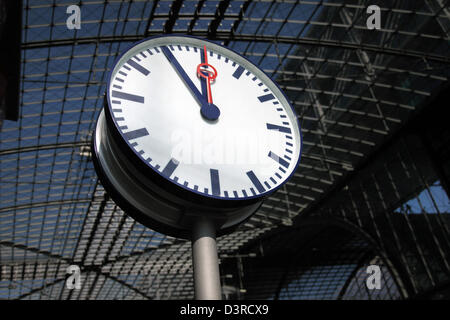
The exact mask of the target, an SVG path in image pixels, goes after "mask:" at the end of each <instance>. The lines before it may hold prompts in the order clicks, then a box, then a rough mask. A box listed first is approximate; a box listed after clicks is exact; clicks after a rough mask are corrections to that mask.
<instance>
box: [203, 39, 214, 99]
mask: <svg viewBox="0 0 450 320" xmlns="http://www.w3.org/2000/svg"><path fill="white" fill-rule="evenodd" d="M203 50H204V51H203V54H204V56H205V64H208V52H207V51H206V46H204V47H203ZM207 80H208V103H209V104H211V103H213V100H212V93H211V78H210V77H209V76H208V78H207Z"/></svg>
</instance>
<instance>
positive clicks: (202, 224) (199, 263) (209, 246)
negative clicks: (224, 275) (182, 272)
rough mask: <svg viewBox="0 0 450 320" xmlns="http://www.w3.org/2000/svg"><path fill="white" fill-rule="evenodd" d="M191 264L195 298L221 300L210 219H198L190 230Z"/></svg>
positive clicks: (215, 249) (212, 228) (217, 264)
mask: <svg viewBox="0 0 450 320" xmlns="http://www.w3.org/2000/svg"><path fill="white" fill-rule="evenodd" d="M192 265H193V267H194V290H195V299H197V300H221V298H222V290H221V288H220V273H219V259H218V257H217V245H216V229H215V227H214V225H213V223H212V222H211V221H208V220H206V219H200V220H199V221H197V222H196V223H195V224H194V226H193V230H192Z"/></svg>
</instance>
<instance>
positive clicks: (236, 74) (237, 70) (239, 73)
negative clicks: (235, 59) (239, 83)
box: [233, 66, 245, 79]
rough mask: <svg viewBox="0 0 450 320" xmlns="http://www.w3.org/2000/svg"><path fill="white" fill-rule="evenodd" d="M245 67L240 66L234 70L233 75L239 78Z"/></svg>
mask: <svg viewBox="0 0 450 320" xmlns="http://www.w3.org/2000/svg"><path fill="white" fill-rule="evenodd" d="M244 70H245V69H244V67H242V66H239V67H238V68H237V69H236V71H234V73H233V77H235V78H236V79H239V78H240V77H241V76H242V73H243V72H244Z"/></svg>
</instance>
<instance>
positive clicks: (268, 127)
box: [266, 123, 291, 133]
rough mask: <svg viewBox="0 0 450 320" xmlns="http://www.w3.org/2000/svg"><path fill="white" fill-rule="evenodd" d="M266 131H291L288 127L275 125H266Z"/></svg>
mask: <svg viewBox="0 0 450 320" xmlns="http://www.w3.org/2000/svg"><path fill="white" fill-rule="evenodd" d="M266 125H267V129H269V130H277V131H280V132H284V133H291V129H290V128H288V127H282V126H278V125H276V124H271V123H266Z"/></svg>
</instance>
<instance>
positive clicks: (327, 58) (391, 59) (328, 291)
mask: <svg viewBox="0 0 450 320" xmlns="http://www.w3.org/2000/svg"><path fill="white" fill-rule="evenodd" d="M72 2H73V1H72ZM387 3H389V7H388V6H387ZM71 4H73V3H71V1H63V0H53V1H52V0H45V1H44V0H43V1H41V0H40V1H37V0H24V1H23V25H22V30H23V31H22V47H21V51H22V60H21V61H22V62H21V104H20V119H19V121H18V122H12V121H5V122H4V123H3V127H2V128H1V132H0V298H4V299H181V298H192V297H193V283H192V266H191V261H190V250H191V249H190V243H189V242H186V241H182V240H178V239H174V238H171V237H168V236H165V235H162V234H159V233H157V232H155V231H152V230H149V229H147V228H145V227H143V226H142V225H140V224H139V223H136V222H135V221H134V220H132V219H131V218H129V217H127V216H125V215H124V213H123V212H122V211H121V209H120V208H118V207H117V206H116V205H115V204H114V202H113V201H112V200H110V198H109V196H108V195H107V194H106V193H105V192H104V189H103V187H102V186H101V185H100V183H99V182H98V179H97V176H96V173H95V170H94V168H93V164H92V161H91V159H90V150H89V145H90V139H91V134H92V131H93V129H94V126H95V121H96V119H97V116H98V114H99V111H100V110H101V108H102V104H103V95H104V92H105V87H106V78H107V73H108V71H109V70H110V68H111V67H112V65H113V63H114V60H115V58H116V57H117V56H118V55H119V54H120V53H121V52H123V51H124V50H125V48H126V47H127V46H129V45H130V44H131V43H133V42H135V41H137V40H140V39H142V38H144V37H150V36H152V35H158V34H162V33H180V34H190V35H194V36H199V37H205V38H208V39H211V40H213V41H217V42H220V43H222V44H224V45H226V46H228V47H230V48H231V49H233V50H235V51H237V52H239V53H240V54H242V55H244V56H246V57H247V58H248V59H250V60H251V61H252V62H254V63H255V64H256V65H258V66H260V67H261V68H262V69H263V70H264V71H265V72H266V73H267V74H268V75H269V76H271V77H272V78H273V79H275V80H276V81H277V83H278V84H279V85H280V87H281V88H282V89H283V90H284V91H285V92H286V94H287V96H288V97H289V99H290V100H291V103H292V105H293V106H294V107H295V109H296V111H297V114H298V116H299V120H300V123H301V126H302V132H303V153H302V161H301V163H300V165H299V167H298V169H297V171H296V173H295V174H294V176H293V178H292V179H291V180H290V181H289V182H288V183H287V184H286V186H285V187H283V188H282V189H281V190H279V191H278V192H276V193H275V194H274V195H272V196H271V197H270V198H268V199H267V200H266V201H265V203H264V204H263V206H262V207H261V209H260V210H259V211H258V213H257V214H255V215H254V216H253V217H252V218H251V219H250V220H248V221H247V222H246V223H245V224H243V225H241V226H240V227H239V229H238V230H237V231H236V232H234V233H232V234H229V235H226V236H223V237H221V238H219V239H218V248H219V258H220V259H221V270H222V274H223V275H224V278H223V285H224V294H225V295H226V296H230V297H238V298H279V299H300V298H302V299H311V298H314V299H376V298H377V299H398V298H407V297H410V296H413V295H416V294H420V293H422V292H424V291H427V290H431V289H433V288H436V287H439V286H440V285H442V284H445V283H447V282H448V281H450V268H449V255H450V245H449V243H450V241H449V239H450V238H449V225H450V224H449V219H448V218H447V215H445V214H446V213H448V212H449V202H448V198H447V195H446V193H445V191H444V189H445V188H447V187H448V186H447V187H446V186H445V181H444V180H443V179H442V175H439V174H438V175H436V172H435V171H436V168H434V169H422V168H429V167H430V168H431V166H428V165H427V163H428V162H427V161H428V160H423V159H419V158H420V157H417V156H416V154H418V153H419V154H420V150H422V149H420V148H421V147H418V146H417V143H416V142H414V141H411V139H412V138H408V137H404V136H400V137H399V135H401V133H402V132H403V131H402V130H404V127H405V126H406V125H407V124H408V123H409V122H410V119H412V118H413V117H414V116H416V115H417V114H420V113H421V112H424V111H423V110H425V109H426V108H427V106H428V105H429V103H430V101H431V99H432V98H433V97H434V96H435V95H436V94H437V93H439V92H440V91H441V90H442V88H444V86H445V85H446V83H448V78H449V76H450V68H449V67H450V54H449V53H450V50H449V49H450V47H449V41H450V36H449V34H450V9H449V4H450V1H445V0H425V1H407V0H396V1H389V2H386V1H376V0H373V1H362V0H348V1H319V0H310V1H300V0H296V1H294V0H285V1H283V0H281V1H269V0H259V1H230V0H225V1H210V0H208V1H205V0H200V1H197V0H195V1H190V0H186V1H182V0H173V1H172V0H169V1H163V0H155V1H144V0H130V1H113V0H109V1H96V0H91V1H78V2H77V4H78V5H79V6H80V8H81V22H82V24H81V29H79V30H77V29H74V30H69V29H68V28H67V26H66V19H67V17H68V14H67V13H66V8H67V7H68V6H69V5H71ZM368 5H379V7H380V8H381V17H382V28H381V29H380V30H368V29H367V26H366V20H367V18H368V14H367V13H366V8H367V7H368ZM392 141H394V142H392ZM421 141H422V140H421ZM388 142H389V143H390V144H389V146H388V147H385V146H386V145H388ZM424 145H427V144H424ZM443 145H445V144H443ZM383 148H385V149H383ZM386 148H387V149H386ZM415 148H418V149H420V150H419V151H418V152H415V151H417V150H416V149H415ZM380 150H381V151H380ZM411 153H413V155H411ZM447 164H448V162H447ZM445 170H447V169H445ZM445 170H444V171H445ZM437 171H439V170H437ZM445 172H447V177H448V171H445ZM402 174H404V175H406V176H405V177H403V176H402ZM381 175H382V177H381ZM386 185H390V186H391V187H392V188H391V189H387V187H386ZM447 191H448V188H447ZM425 197H426V198H427V199H425ZM414 201H415V202H414ZM413 202H414V203H413ZM417 208H418V209H417ZM414 210H416V211H417V210H418V211H420V212H413V211H414ZM415 213H423V215H417V214H415ZM422 216H423V218H420V217H422ZM311 217H312V218H311ZM380 217H381V218H380ZM308 219H319V221H321V222H319V223H314V224H311V226H310V227H308V225H309V224H308V223H307V222H305V221H310V220H308ZM320 219H322V220H320ZM421 219H422V220H423V221H425V222H426V223H428V225H427V226H428V229H427V230H428V231H426V232H429V233H430V235H431V234H434V235H435V236H433V237H432V236H430V239H431V240H430V241H429V242H430V244H423V243H425V242H426V239H422V237H421V236H420V233H421V230H420V229H418V225H423V224H422V222H423V221H422V220H421ZM381 220H382V221H381ZM314 221H316V220H314ZM330 221H333V222H330ZM336 221H339V222H336ZM321 224H323V226H321V227H317V225H321ZM415 224H417V226H416V225H415ZM303 225H304V226H306V227H302V226H303ZM312 225H314V227H313V226H312ZM298 226H300V228H301V229H300V230H299V229H298ZM302 228H304V229H302ZM403 229H404V230H403ZM402 230H403V231H402ZM424 232H425V231H424ZM403 234H407V236H406V235H405V236H403ZM386 239H388V240H386ZM330 242H331V244H330ZM314 248H315V250H313V249H314ZM409 248H413V249H409ZM396 250H397V251H396ZM399 252H400V253H401V254H400V255H399V254H398V253H399ZM274 257H275V258H274ZM288 257H292V258H290V260H283V259H287V258H288ZM269 260H270V261H269ZM271 261H272V262H273V261H277V262H279V261H283V263H281V262H279V265H278V266H275V265H271ZM70 264H77V265H79V266H80V267H81V269H82V280H83V286H82V289H81V290H68V289H67V288H66V287H65V279H66V268H67V267H68V266H69V265H70ZM368 264H381V265H382V269H383V270H385V272H383V275H384V280H383V281H384V282H383V283H385V284H387V285H386V287H385V288H384V289H383V290H381V291H377V292H370V291H368V290H367V288H366V287H365V276H366V274H365V266H367V265H368ZM416 266H418V267H416ZM269 275H272V276H269ZM408 277H411V279H412V280H408ZM262 279H266V280H267V281H262ZM230 283H232V284H230ZM228 284H230V285H228Z"/></svg>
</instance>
